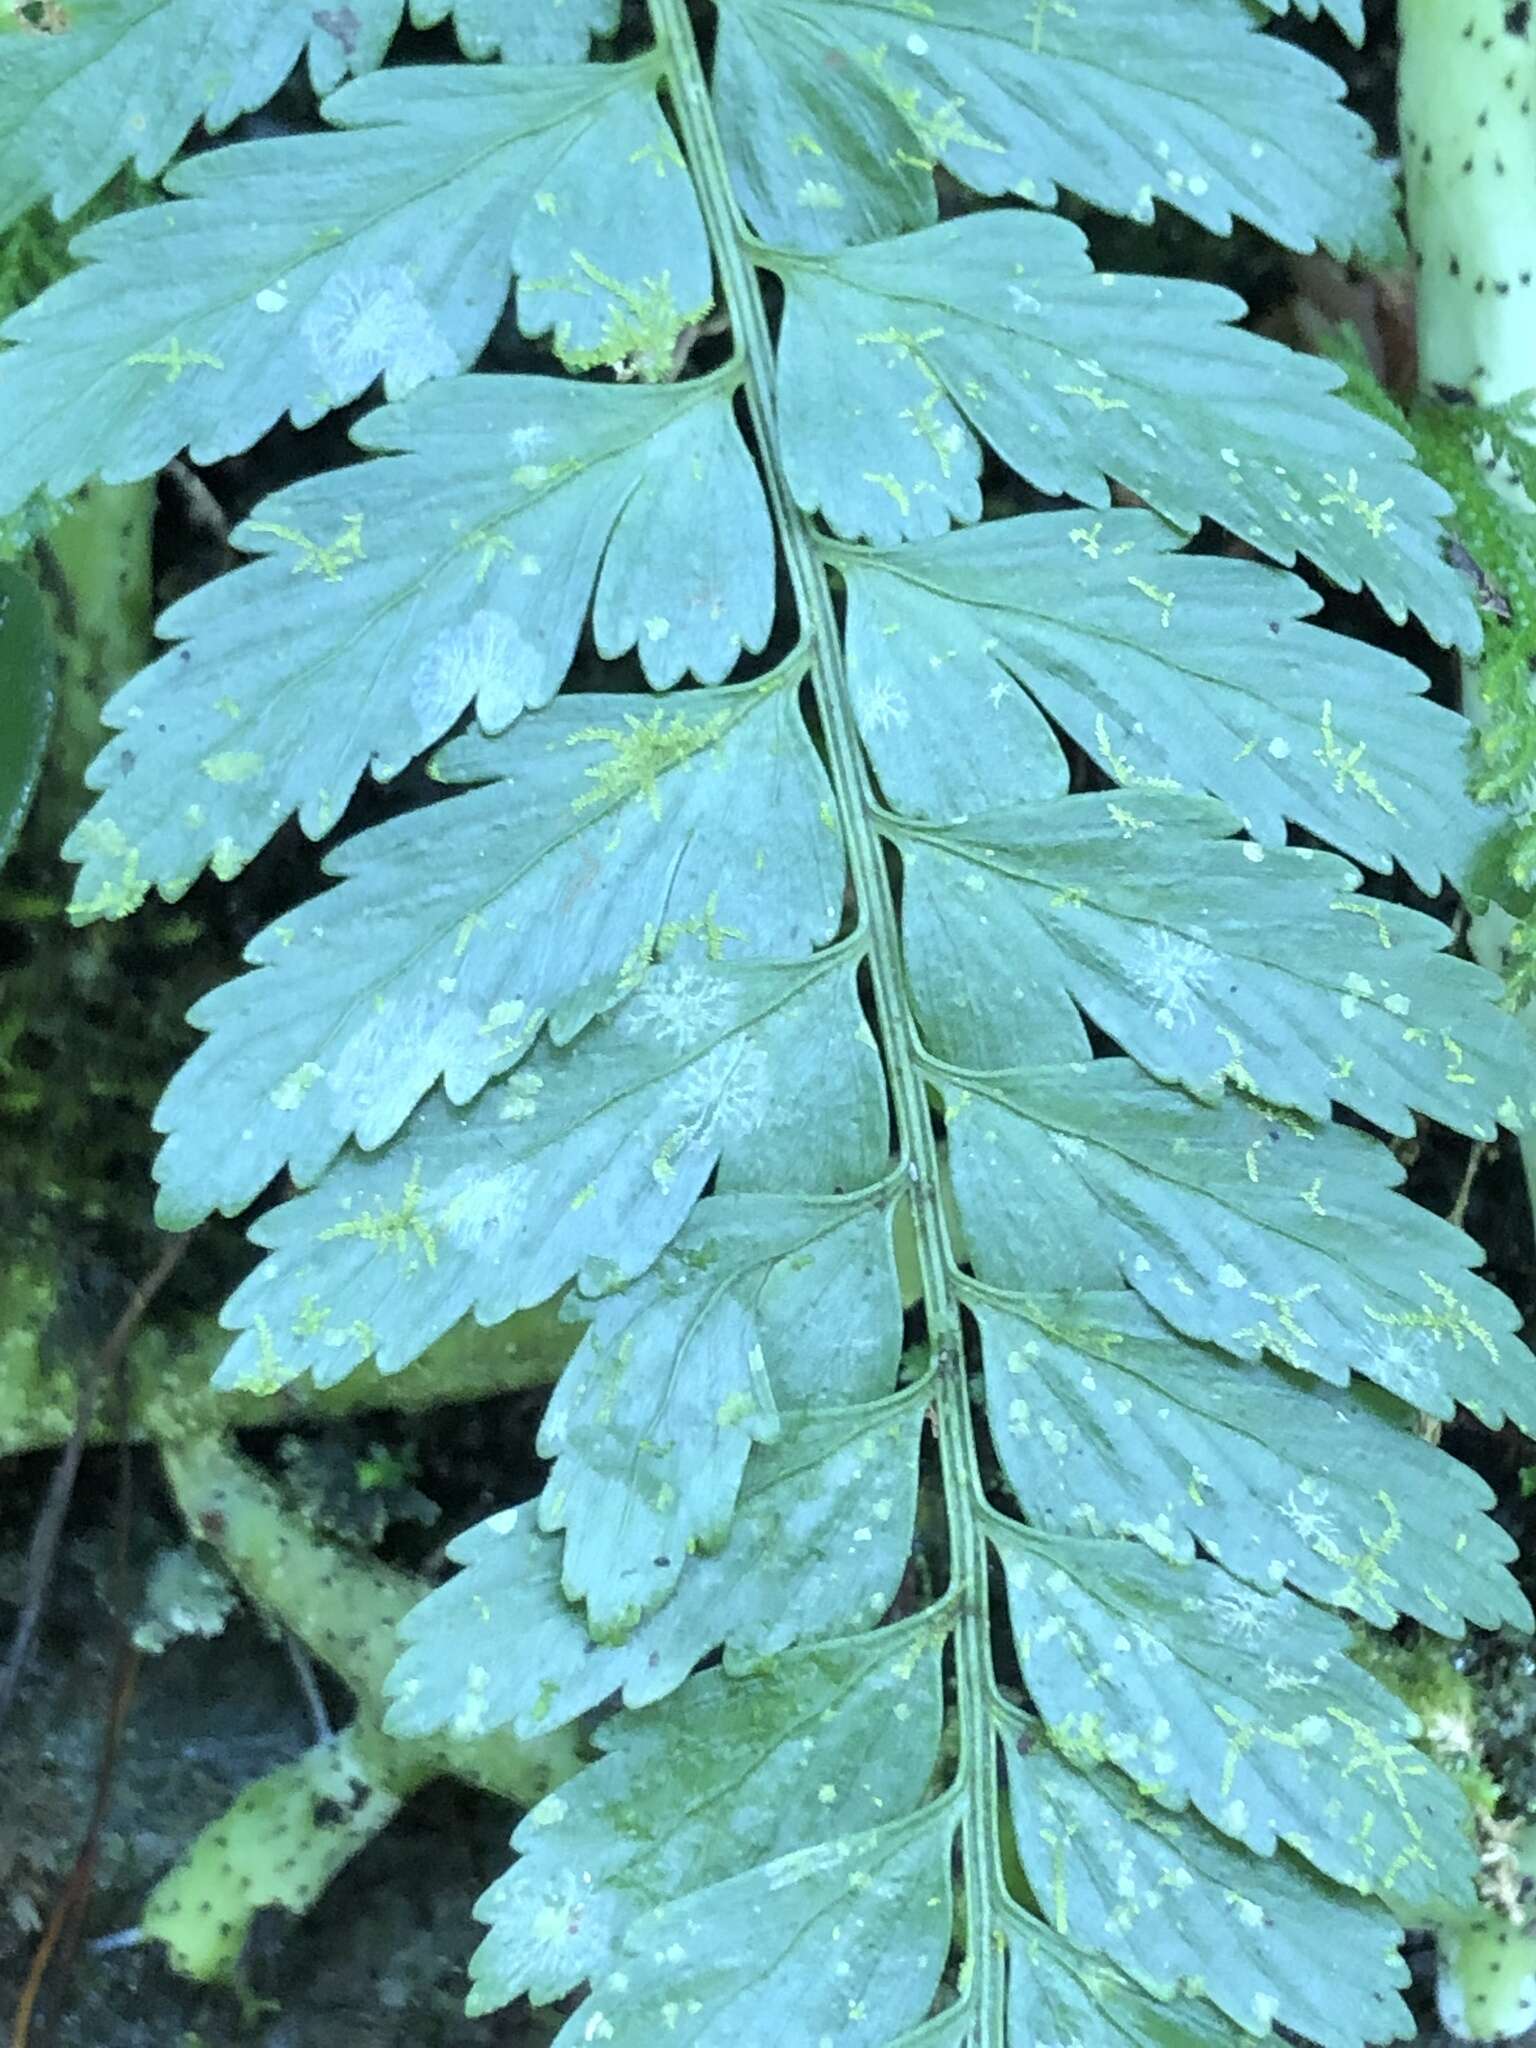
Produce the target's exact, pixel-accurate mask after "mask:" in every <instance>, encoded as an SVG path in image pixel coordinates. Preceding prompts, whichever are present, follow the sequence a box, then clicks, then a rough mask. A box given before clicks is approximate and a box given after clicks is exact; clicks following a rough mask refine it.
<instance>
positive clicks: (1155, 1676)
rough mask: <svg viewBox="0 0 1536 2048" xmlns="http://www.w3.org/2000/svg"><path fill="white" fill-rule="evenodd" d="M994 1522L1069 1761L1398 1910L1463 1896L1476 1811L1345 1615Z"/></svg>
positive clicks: (1099, 1543) (1034, 1666)
mask: <svg viewBox="0 0 1536 2048" xmlns="http://www.w3.org/2000/svg"><path fill="white" fill-rule="evenodd" d="M991 1529H992V1540H993V1543H994V1545H995V1547H996V1549H997V1553H998V1556H999V1558H1000V1560H1001V1562H1002V1566H1003V1571H1004V1575H1005V1577H1006V1579H1007V1584H1008V1611H1009V1614H1010V1616H1011V1618H1012V1622H1013V1634H1014V1641H1015V1643H1016V1645H1017V1648H1018V1654H1019V1665H1020V1669H1021V1672H1022V1674H1023V1678H1024V1683H1025V1685H1026V1686H1027V1687H1028V1689H1029V1694H1030V1697H1031V1700H1032V1701H1033V1704H1034V1707H1035V1711H1036V1712H1037V1713H1038V1714H1039V1715H1040V1717H1041V1719H1042V1720H1043V1721H1044V1722H1045V1724H1046V1726H1047V1728H1048V1730H1049V1731H1050V1736H1051V1740H1052V1742H1053V1743H1054V1744H1055V1745H1056V1746H1057V1747H1058V1748H1059V1749H1061V1750H1062V1751H1063V1753H1064V1754H1066V1755H1067V1756H1068V1757H1070V1758H1072V1759H1073V1760H1078V1761H1082V1762H1086V1763H1089V1764H1093V1763H1098V1762H1100V1761H1102V1760H1105V1759H1107V1760H1108V1761H1109V1762H1111V1763H1113V1764H1115V1765H1116V1766H1117V1767H1118V1768H1119V1769H1120V1770H1122V1771H1124V1772H1125V1773H1126V1774H1127V1775H1128V1777H1129V1778H1130V1779H1131V1780H1132V1781H1133V1782H1134V1783H1135V1784H1136V1785H1137V1786H1138V1787H1139V1788H1140V1789H1141V1791H1142V1792H1144V1793H1145V1794H1146V1795H1147V1796H1148V1797H1149V1798H1151V1799H1153V1800H1155V1801H1156V1802H1157V1803H1158V1804H1159V1805H1162V1806H1166V1807H1169V1808H1170V1809H1172V1810H1174V1811H1178V1810H1180V1809H1182V1808H1184V1807H1185V1806H1189V1805H1193V1806H1194V1807H1196V1808H1197V1809H1198V1811H1199V1812H1201V1813H1202V1814H1204V1815H1205V1817H1206V1819H1207V1820H1209V1821H1211V1822H1212V1823H1213V1824H1214V1825H1215V1826H1216V1827H1217V1828H1219V1829H1220V1830H1221V1831H1222V1833H1223V1834H1227V1835H1230V1836H1231V1837H1232V1838H1233V1839H1234V1840H1235V1841H1238V1842H1241V1843H1242V1844H1243V1845H1244V1846H1245V1847H1246V1848H1248V1849H1250V1850H1252V1851H1253V1852H1254V1853H1255V1854H1257V1855H1259V1856H1270V1855H1273V1854H1274V1851H1275V1846H1276V1843H1277V1842H1286V1843H1288V1844H1289V1845H1290V1846H1291V1847H1292V1848H1293V1849H1295V1850H1296V1851H1297V1853H1298V1854H1299V1855H1301V1856H1303V1857H1305V1858H1306V1860H1307V1861H1308V1862H1309V1863H1312V1864H1315V1865H1316V1867H1317V1868H1318V1869H1319V1870H1321V1871H1322V1872H1323V1873H1324V1874H1325V1875H1326V1876H1329V1877H1332V1878H1335V1879H1336V1880H1337V1881H1338V1882H1339V1883H1341V1884H1345V1885H1349V1886H1351V1887H1352V1888H1354V1889H1357V1890H1361V1891H1370V1892H1375V1893H1377V1894H1378V1895H1379V1896H1381V1897H1384V1898H1386V1899H1387V1900H1388V1901H1389V1902H1391V1903H1392V1904H1394V1905H1396V1906H1398V1907H1400V1908H1407V1909H1409V1910H1413V1909H1429V1908H1433V1909H1437V1910H1439V1909H1443V1908H1444V1907H1446V1906H1447V1905H1448V1904H1450V1903H1453V1902H1460V1901H1461V1900H1462V1899H1463V1898H1467V1899H1470V1896H1471V1883H1470V1880H1471V1875H1472V1871H1473V1868H1474V1867H1475V1857H1474V1855H1473V1852H1472V1845H1471V1839H1470V1833H1471V1829H1470V1815H1469V1813H1468V1810H1467V1805H1466V1801H1465V1799H1464V1798H1463V1796H1462V1794H1461V1791H1460V1789H1459V1788H1458V1787H1457V1786H1456V1785H1455V1784H1453V1783H1452V1781H1451V1780H1450V1779H1449V1778H1447V1777H1446V1776H1444V1774H1443V1773H1442V1772H1441V1771H1440V1770H1439V1769H1438V1767H1437V1766H1436V1765H1435V1764H1433V1763H1431V1762H1430V1760H1429V1758H1428V1757H1426V1756H1425V1755H1424V1754H1423V1753H1422V1752H1421V1751H1419V1750H1418V1749H1416V1748H1414V1747H1413V1744H1412V1741H1411V1738H1412V1737H1413V1736H1414V1735H1416V1734H1417V1733H1418V1722H1417V1720H1416V1718H1415V1717H1414V1715H1412V1714H1411V1713H1410V1712H1409V1711H1408V1709H1407V1708H1406V1707H1404V1706H1403V1705H1402V1704H1401V1703H1400V1702H1399V1701H1398V1700H1396V1699H1395V1698H1394V1697H1393V1696H1392V1695H1391V1694H1390V1693H1388V1692H1387V1691H1386V1690H1385V1689H1384V1688H1383V1687H1382V1686H1380V1685H1378V1684H1377V1683H1376V1681H1375V1680H1374V1679H1373V1678H1370V1677H1368V1676H1367V1675H1366V1673H1365V1672H1364V1671H1362V1670H1361V1669H1360V1667H1359V1666H1358V1665H1356V1664H1353V1663H1352V1662H1351V1661H1350V1659H1349V1656H1348V1654H1347V1653H1348V1649H1349V1643H1350V1635H1349V1630H1348V1628H1347V1627H1346V1626H1345V1625H1344V1623H1343V1622H1342V1621H1340V1620H1338V1619H1337V1618H1336V1617H1335V1616H1333V1615H1329V1614H1325V1613H1323V1612H1322V1610H1321V1609H1320V1608H1315V1607H1311V1606H1309V1605H1308V1604H1307V1603H1306V1602H1305V1601H1303V1600H1301V1599H1298V1598H1297V1596H1296V1595H1295V1594H1294V1593H1287V1592H1277V1593H1262V1592H1260V1591H1259V1590H1258V1589H1257V1588H1256V1587H1253V1586H1246V1585H1243V1584H1241V1583H1240V1582H1239V1581H1238V1580H1236V1579H1233V1578H1230V1577H1229V1576H1228V1575H1227V1574H1226V1572H1224V1571H1223V1570H1222V1569H1221V1567H1220V1566H1219V1565H1214V1564H1202V1563H1196V1564H1190V1565H1176V1564H1172V1563H1169V1562H1168V1561H1166V1560H1165V1559H1163V1558H1160V1557H1156V1556H1154V1555H1153V1554H1152V1552H1151V1551H1149V1550H1147V1549H1146V1548H1144V1547H1143V1546H1142V1545H1141V1544H1138V1543H1124V1542H1117V1541H1115V1540H1114V1539H1112V1538H1110V1539H1104V1538H1083V1537H1069V1536H1046V1535H1043V1534H1041V1533H1039V1532H1037V1531H1034V1530H1027V1531H1026V1530H1024V1529H1021V1528H1019V1527H1018V1526H1017V1525H1010V1524H1005V1523H1003V1521H1002V1520H1001V1518H1000V1517H996V1518H993V1520H992V1523H991Z"/></svg>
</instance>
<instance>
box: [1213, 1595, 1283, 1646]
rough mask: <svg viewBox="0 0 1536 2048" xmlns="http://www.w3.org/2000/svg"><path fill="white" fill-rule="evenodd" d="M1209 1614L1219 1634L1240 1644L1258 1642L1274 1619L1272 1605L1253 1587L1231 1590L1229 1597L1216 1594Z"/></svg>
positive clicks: (1266, 1632)
mask: <svg viewBox="0 0 1536 2048" xmlns="http://www.w3.org/2000/svg"><path fill="white" fill-rule="evenodd" d="M1210 1611H1211V1613H1212V1614H1213V1615H1214V1616H1215V1618H1216V1623H1217V1627H1218V1628H1219V1630H1220V1631H1221V1632H1222V1633H1223V1634H1229V1635H1232V1636H1235V1637H1236V1639H1237V1640H1238V1641H1239V1642H1240V1643H1252V1642H1257V1641H1258V1640H1259V1638H1260V1637H1261V1636H1264V1635H1267V1634H1268V1632H1269V1627H1270V1623H1271V1622H1272V1621H1273V1619H1274V1608H1273V1605H1272V1603H1271V1602H1270V1601H1268V1600H1267V1599H1266V1598H1265V1597H1264V1595H1263V1594H1262V1593H1261V1592H1259V1591H1258V1589H1257V1588H1256V1587H1254V1586H1234V1587H1233V1589H1232V1591H1231V1592H1230V1593H1218V1594H1217V1595H1216V1598H1215V1599H1214V1600H1213V1601H1212V1602H1211V1609H1210Z"/></svg>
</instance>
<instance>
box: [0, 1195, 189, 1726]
mask: <svg viewBox="0 0 1536 2048" xmlns="http://www.w3.org/2000/svg"><path fill="white" fill-rule="evenodd" d="M190 1241H191V1240H190V1236H189V1235H184V1236H180V1237H173V1238H172V1239H171V1240H170V1242H169V1243H168V1244H167V1245H166V1248H165V1250H164V1252H163V1253H162V1254H161V1257H160V1261H159V1263H158V1265H157V1266H156V1267H155V1269H154V1271H153V1272H152V1273H151V1274H150V1275H149V1277H148V1278H147V1279H146V1280H143V1281H141V1282H140V1283H139V1285H138V1286H137V1287H136V1288H135V1289H134V1290H133V1293H132V1295H131V1296H130V1297H129V1300H128V1305H127V1307H126V1308H125V1309H124V1310H123V1312H122V1314H121V1315H120V1316H119V1317H118V1319H117V1321H116V1322H115V1323H114V1324H113V1326H112V1329H111V1332H110V1333H109V1335H108V1337H107V1340H106V1342H105V1343H104V1344H103V1345H102V1347H101V1349H100V1350H99V1351H98V1352H97V1354H96V1356H95V1357H94V1358H93V1359H92V1360H91V1363H90V1366H89V1367H88V1369H87V1371H86V1373H85V1376H84V1379H83V1381H82V1383H81V1387H80V1397H79V1403H78V1406H77V1408H76V1412H75V1426H74V1428H73V1430H71V1432H70V1436H69V1441H68V1443H66V1444H65V1446H64V1449H63V1451H62V1452H61V1453H60V1455H59V1462H58V1463H57V1464H56V1465H55V1466H54V1468H53V1475H52V1477H51V1478H50V1479H49V1482H48V1494H47V1498H46V1499H45V1500H44V1502H43V1505H42V1508H41V1511H40V1512H39V1514H38V1518H37V1523H36V1526H35V1527H34V1529H33V1531H32V1542H31V1545H30V1547H29V1549H28V1552H27V1568H26V1577H25V1586H26V1591H25V1593H24V1595H23V1599H22V1606H21V1613H20V1615H19V1616H18V1618H17V1622H16V1628H15V1632H14V1634H13V1635H12V1637H11V1647H10V1651H9V1653H8V1655H7V1657H6V1660H5V1665H4V1668H3V1669H0V1730H3V1728H4V1726H5V1722H6V1719H7V1717H8V1715H9V1714H10V1711H11V1708H12V1707H13V1705H14V1704H15V1700H16V1695H17V1692H18V1690H19V1688H20V1686H21V1680H22V1675H23V1673H24V1672H25V1670H26V1667H27V1661H28V1659H29V1657H30V1656H31V1653H32V1645H33V1643H34V1641H35V1640H36V1637H37V1631H38V1628H39V1627H40V1625H41V1623H42V1619H43V1614H44V1611H45V1609H46V1607H47V1603H48V1588H49V1586H50V1585H51V1584H52V1581H53V1569H54V1565H55V1562H56V1561H57V1558H58V1550H59V1541H60V1538H61V1537H62V1536H63V1533H64V1522H65V1518H66V1516H67V1515H68V1513H69V1503H70V1500H71V1499H72V1497H73V1495H74V1491H75V1481H76V1479H77V1478H78V1477H79V1473H80V1461H81V1459H82V1458H83V1457H84V1456H85V1446H86V1443H87V1441H88V1439H89V1437H90V1433H91V1424H92V1423H93V1422H94V1421H95V1419H96V1407H97V1403H98V1401H99V1399H100V1396H101V1390H102V1388H103V1387H104V1386H105V1385H106V1384H107V1382H108V1380H109V1379H110V1378H111V1376H112V1375H113V1374H114V1373H115V1372H116V1371H117V1368H118V1366H119V1365H120V1364H121V1363H122V1360H123V1357H124V1355H125V1353H126V1352H127V1349H128V1346H129V1345H130V1344H131V1343H132V1341H133V1338H134V1334H135V1332H136V1331H137V1329H138V1327H139V1324H140V1323H141V1322H142V1321H143V1320H144V1317H145V1315H146V1313H147V1312H148V1310H149V1307H150V1304H151V1303H152V1302H153V1301H154V1299H155V1296H156V1295H157V1294H158V1293H159V1292H160V1290H161V1288H162V1287H163V1286H164V1285H165V1283H166V1281H167V1280H168V1279H169V1278H170V1277H171V1275H172V1273H173V1272H175V1270H176V1268H177V1266H178V1265H179V1264H180V1263H181V1258H182V1255H183V1253H184V1252H185V1251H186V1248H187V1245H188V1244H189V1243H190Z"/></svg>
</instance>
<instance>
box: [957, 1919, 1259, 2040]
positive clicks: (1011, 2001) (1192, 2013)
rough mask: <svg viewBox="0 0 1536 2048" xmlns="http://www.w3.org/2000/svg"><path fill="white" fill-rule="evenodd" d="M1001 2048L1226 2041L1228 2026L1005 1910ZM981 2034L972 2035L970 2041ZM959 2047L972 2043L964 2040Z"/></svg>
mask: <svg viewBox="0 0 1536 2048" xmlns="http://www.w3.org/2000/svg"><path fill="white" fill-rule="evenodd" d="M1003 1924H1004V1926H1005V1927H1006V1929H1007V1934H1008V2036H1007V2039H1008V2048H1061V2044H1062V2043H1064V2042H1068V2041H1071V2042H1074V2043H1077V2044H1078V2048H1232V2028H1231V2026H1230V2024H1229V2023H1228V2022H1227V2021H1226V2020H1224V2019H1222V2018H1221V2017H1220V2016H1219V2015H1218V2014H1217V2013H1216V2012H1215V2011H1213V2009H1212V2008H1211V2007H1210V2006H1208V2005H1206V2004H1204V2003H1203V2002H1201V2001H1200V2000H1198V1999H1192V1998H1181V1999H1152V1998H1149V1997H1148V1996H1147V1995H1146V1993H1145V1992H1142V1991H1138V1990H1137V1989H1136V1988H1135V1986H1134V1985H1132V1984H1130V1983H1128V1982H1127V1980H1126V1979H1125V1978H1124V1977H1123V1976H1122V1975H1121V1974H1120V1972H1119V1971H1118V1970H1116V1969H1115V1968H1113V1966H1112V1965H1110V1964H1108V1963H1105V1962H1102V1961H1101V1960H1100V1959H1099V1958H1098V1957H1096V1956H1089V1955H1085V1954H1084V1953H1083V1951H1082V1950H1081V1949H1078V1948H1074V1947H1073V1945H1072V1944H1071V1942H1069V1941H1067V1940H1066V1939H1064V1938H1063V1937H1062V1936H1061V1935H1057V1934H1052V1933H1051V1932H1050V1931H1049V1930H1048V1929H1047V1928H1045V1927H1043V1926H1042V1925H1041V1924H1040V1922H1039V1921H1037V1920H1030V1919H1027V1918H1026V1917H1025V1915H1024V1914H1022V1913H1017V1912H1007V1913H1005V1914H1004V1916H1003ZM981 2040H982V2037H981V2035H980V2034H979V2033H978V2034H977V2036H976V2042H975V2048H981ZM964 2048H973V2044H972V2043H971V2042H969V2041H967V2042H966V2043H965V2044H964Z"/></svg>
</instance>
